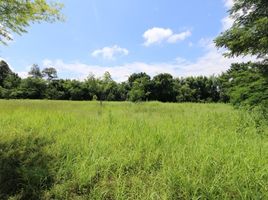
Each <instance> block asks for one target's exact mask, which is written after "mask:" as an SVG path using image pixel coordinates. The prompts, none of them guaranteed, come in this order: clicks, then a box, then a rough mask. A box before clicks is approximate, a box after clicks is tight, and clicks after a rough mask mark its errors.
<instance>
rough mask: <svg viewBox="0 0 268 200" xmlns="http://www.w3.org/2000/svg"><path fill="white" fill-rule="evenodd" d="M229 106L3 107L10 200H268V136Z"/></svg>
mask: <svg viewBox="0 0 268 200" xmlns="http://www.w3.org/2000/svg"><path fill="white" fill-rule="evenodd" d="M252 117H253V115H252V114H249V113H247V112H243V111H241V110H234V109H233V108H232V107H231V106H229V105H226V104H190V103H185V104H171V103H166V104H162V103H157V102H151V103H139V104H133V103H129V102H121V103H118V102H110V103H109V102H104V103H103V104H102V105H101V104H99V103H98V102H73V101H67V102H63V101H43V100H42V101H29V100H28V101H21V100H15V101H13V100H12V101H11V100H10V101H5V100H2V101H0V127H1V129H0V148H1V151H0V199H27V200H31V199H34V200H36V199H267V198H268V196H267V195H268V190H267V183H268V163H267V160H268V146H267V139H268V138H267V137H268V129H263V130H262V132H261V133H262V134H260V130H259V129H258V128H256V125H255V121H254V120H253V118H252Z"/></svg>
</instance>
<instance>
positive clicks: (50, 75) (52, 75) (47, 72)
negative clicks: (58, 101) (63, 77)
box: [42, 67, 58, 81]
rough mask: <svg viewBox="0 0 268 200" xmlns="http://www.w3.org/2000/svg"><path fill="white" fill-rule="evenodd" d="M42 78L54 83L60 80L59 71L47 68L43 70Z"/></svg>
mask: <svg viewBox="0 0 268 200" xmlns="http://www.w3.org/2000/svg"><path fill="white" fill-rule="evenodd" d="M42 76H43V77H45V78H46V79H47V80H48V81H52V80H54V79H56V78H58V74H57V70H56V69H55V68H54V67H47V68H45V69H43V70H42Z"/></svg>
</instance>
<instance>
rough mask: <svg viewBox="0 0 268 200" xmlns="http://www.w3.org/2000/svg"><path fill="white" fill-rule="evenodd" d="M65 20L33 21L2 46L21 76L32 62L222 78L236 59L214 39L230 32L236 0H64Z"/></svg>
mask: <svg viewBox="0 0 268 200" xmlns="http://www.w3.org/2000/svg"><path fill="white" fill-rule="evenodd" d="M60 2H62V3H63V4H64V6H65V7H64V9H63V11H62V12H63V14H64V15H65V18H66V20H65V22H56V23H54V24H49V23H40V24H32V25H31V26H30V27H29V28H28V29H27V30H28V33H26V34H23V35H21V36H18V35H13V38H14V41H12V42H10V43H9V44H8V46H3V45H2V46H0V57H1V58H3V59H5V60H6V61H7V62H8V63H9V64H10V66H11V68H12V69H13V70H14V71H15V72H16V73H18V74H19V75H20V76H22V77H26V76H27V72H28V71H29V69H30V68H31V66H32V65H33V64H38V65H39V66H40V67H41V68H44V67H55V68H56V69H57V71H58V75H59V78H64V79H65V78H71V79H80V80H82V79H85V78H86V77H87V76H88V75H89V74H91V73H93V74H95V75H96V77H101V76H102V75H103V74H104V72H105V71H109V72H110V73H111V75H112V77H113V79H114V80H116V81H118V82H121V81H125V80H127V78H128V76H129V75H131V74H132V73H138V72H146V73H148V74H149V75H151V76H155V75H157V74H159V73H170V74H172V75H173V76H174V77H185V76H198V75H206V76H208V75H217V74H219V73H221V72H223V71H225V70H227V69H228V68H229V67H230V65H231V63H232V62H239V61H241V60H244V59H246V58H233V59H228V58H225V57H223V56H222V53H223V51H224V50H222V49H217V48H216V47H215V46H214V43H213V39H215V37H216V36H218V35H219V34H220V33H221V32H222V31H224V30H226V29H228V28H229V27H230V26H231V24H232V19H230V18H229V17H228V13H227V11H228V9H230V7H231V6H232V3H233V2H232V0H202V1H196V0H187V1H183V0H146V1H144V0H109V1H107V0H76V1H74V0H61V1H60Z"/></svg>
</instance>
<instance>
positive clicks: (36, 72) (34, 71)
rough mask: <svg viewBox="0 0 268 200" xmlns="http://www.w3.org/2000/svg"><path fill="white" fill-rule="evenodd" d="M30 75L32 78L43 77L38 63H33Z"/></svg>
mask: <svg viewBox="0 0 268 200" xmlns="http://www.w3.org/2000/svg"><path fill="white" fill-rule="evenodd" d="M28 75H29V76H30V77H32V78H43V75H42V72H41V69H40V67H39V66H38V65H37V64H33V66H32V67H31V69H30V71H29V72H28Z"/></svg>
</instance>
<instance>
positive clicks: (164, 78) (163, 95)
mask: <svg viewBox="0 0 268 200" xmlns="http://www.w3.org/2000/svg"><path fill="white" fill-rule="evenodd" d="M152 83H153V94H152V95H153V99H154V100H158V101H162V102H174V101H176V93H175V90H174V79H173V77H172V75H170V74H167V73H163V74H158V75H157V76H155V77H154V78H153V80H152Z"/></svg>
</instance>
